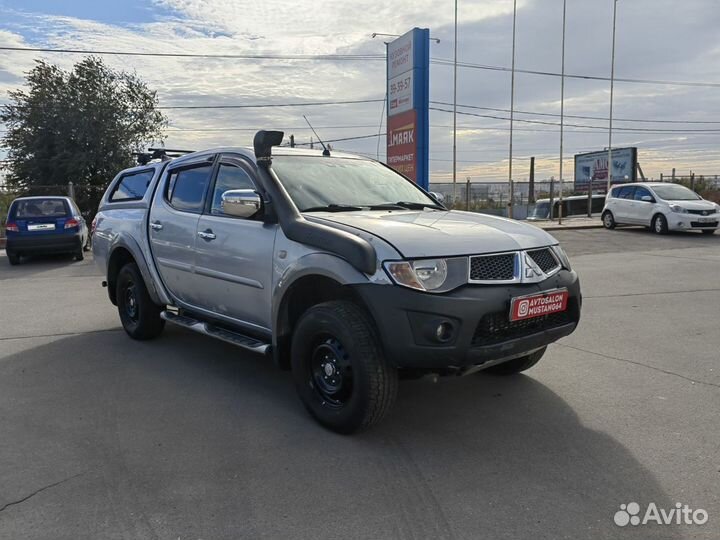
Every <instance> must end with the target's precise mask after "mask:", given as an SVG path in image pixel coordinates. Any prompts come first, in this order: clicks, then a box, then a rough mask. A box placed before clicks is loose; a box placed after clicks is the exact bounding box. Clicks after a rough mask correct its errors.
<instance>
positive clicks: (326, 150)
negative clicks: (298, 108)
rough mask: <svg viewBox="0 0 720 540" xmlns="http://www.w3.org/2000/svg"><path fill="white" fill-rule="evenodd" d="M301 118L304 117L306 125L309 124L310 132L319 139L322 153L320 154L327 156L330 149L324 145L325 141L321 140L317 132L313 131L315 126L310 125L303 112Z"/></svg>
mask: <svg viewBox="0 0 720 540" xmlns="http://www.w3.org/2000/svg"><path fill="white" fill-rule="evenodd" d="M303 118H304V119H305V121H306V122H307V125H308V126H310V129H312V132H313V133H314V134H315V136H316V137H317V140H318V141H320V144H322V147H323V153H322V155H323V156H329V155H330V150H328V147H327V146H325V143H324V142H322V139H321V138H320V135H318V134H317V131H315V128H314V127H312V124H311V123H310V120H308V119H307V116H305V115H304V114H303Z"/></svg>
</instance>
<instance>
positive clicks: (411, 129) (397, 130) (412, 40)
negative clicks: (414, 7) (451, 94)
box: [387, 28, 430, 189]
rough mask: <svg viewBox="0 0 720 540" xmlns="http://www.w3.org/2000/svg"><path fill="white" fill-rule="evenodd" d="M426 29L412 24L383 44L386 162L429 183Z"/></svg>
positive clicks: (428, 67) (419, 182)
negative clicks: (399, 34) (403, 33)
mask: <svg viewBox="0 0 720 540" xmlns="http://www.w3.org/2000/svg"><path fill="white" fill-rule="evenodd" d="M429 93H430V31H429V30H428V29H421V28H413V29H412V30H410V31H409V32H408V33H407V34H405V35H403V36H400V37H399V38H397V39H396V40H395V41H393V42H391V43H389V44H388V48H387V162H388V165H390V166H391V167H392V168H394V169H395V170H396V171H398V172H400V173H402V174H404V175H405V176H407V177H409V178H411V179H412V180H413V181H414V182H416V183H418V184H419V185H420V186H421V187H423V188H425V189H427V188H428V186H429V178H428V176H429V162H428V146H429V139H430V133H429V127H430V126H429V109H428V99H429Z"/></svg>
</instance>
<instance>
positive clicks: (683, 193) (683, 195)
mask: <svg viewBox="0 0 720 540" xmlns="http://www.w3.org/2000/svg"><path fill="white" fill-rule="evenodd" d="M653 191H654V192H655V194H656V195H657V196H658V197H660V198H661V199H665V200H666V201H697V200H699V199H700V198H701V197H700V196H699V195H698V194H697V193H695V192H694V191H691V190H689V189H688V188H686V187H685V186H679V185H677V184H668V185H667V186H653Z"/></svg>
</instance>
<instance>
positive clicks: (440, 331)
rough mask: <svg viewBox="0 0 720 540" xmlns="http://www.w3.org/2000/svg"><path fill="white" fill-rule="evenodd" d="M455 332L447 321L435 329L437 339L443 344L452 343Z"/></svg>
mask: <svg viewBox="0 0 720 540" xmlns="http://www.w3.org/2000/svg"><path fill="white" fill-rule="evenodd" d="M453 330H454V328H453V325H452V324H450V323H449V322H447V321H446V322H441V323H440V324H438V326H437V328H436V329H435V338H436V339H437V340H438V341H440V342H441V343H445V342H446V341H450V340H451V339H452V335H453Z"/></svg>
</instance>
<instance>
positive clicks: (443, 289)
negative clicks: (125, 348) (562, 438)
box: [92, 131, 582, 433]
mask: <svg viewBox="0 0 720 540" xmlns="http://www.w3.org/2000/svg"><path fill="white" fill-rule="evenodd" d="M282 137H283V134H282V132H274V131H260V132H258V133H257V135H256V136H255V140H254V148H252V149H249V148H219V149H214V150H207V151H204V152H196V153H192V154H188V155H185V156H182V157H178V158H175V159H172V160H165V161H160V162H156V163H152V162H151V163H148V164H146V165H142V166H139V167H135V168H132V169H128V170H125V171H122V172H121V173H120V174H118V175H117V177H116V178H115V179H114V180H113V181H112V182H111V184H110V185H109V187H108V189H107V191H106V193H105V195H104V197H103V199H102V202H101V203H100V208H99V212H98V214H97V217H96V219H95V221H94V223H93V242H92V245H93V252H94V255H95V261H96V262H97V264H98V265H99V266H100V268H101V269H102V271H103V273H104V274H105V275H106V276H107V277H106V280H105V281H104V282H103V284H104V285H105V286H107V288H108V293H109V296H110V300H111V302H112V303H113V304H115V305H117V307H118V311H119V315H120V320H121V321H122V325H123V327H124V328H125V330H126V332H127V333H128V334H129V335H130V337H132V338H134V339H151V338H154V337H156V336H158V334H160V332H161V331H162V330H163V327H164V325H165V322H169V323H172V324H176V325H179V326H182V327H184V328H187V329H189V330H193V331H195V332H199V333H201V334H205V335H207V336H211V337H214V338H217V339H220V340H223V341H226V342H229V343H232V344H234V345H237V346H239V347H241V348H243V349H246V350H250V351H253V352H256V353H260V354H265V355H267V356H268V358H270V359H272V360H273V361H274V362H275V363H277V365H278V366H280V367H281V368H283V369H290V370H291V371H292V377H293V379H294V382H295V385H296V388H297V391H298V393H299V395H300V398H301V400H302V402H303V403H304V405H305V407H306V408H307V409H308V411H309V412H310V413H311V414H312V416H313V417H315V419H316V420H317V421H319V422H320V423H321V424H322V425H324V426H326V427H328V428H329V429H332V430H334V431H337V432H341V433H352V432H355V431H358V430H361V429H364V428H367V427H368V426H370V425H372V424H374V423H376V422H378V421H379V420H380V419H382V418H383V417H384V416H385V415H386V413H387V412H388V410H389V409H390V408H391V406H392V404H393V402H394V400H395V396H396V393H397V388H398V380H399V379H401V378H406V377H407V378H412V377H417V376H421V375H424V374H432V375H433V376H437V375H465V374H468V373H472V372H475V371H479V370H483V371H485V372H488V373H493V374H497V375H509V374H514V373H518V372H520V371H523V370H526V369H528V368H529V367H531V366H533V365H535V364H536V363H537V362H538V361H539V360H540V358H541V357H542V355H543V353H544V352H545V349H546V347H547V346H548V345H549V344H550V343H552V342H554V341H556V340H558V339H559V338H561V337H563V336H567V335H568V334H570V333H571V332H573V330H575V327H576V326H577V324H578V320H579V318H580V307H581V302H582V298H581V294H580V286H579V282H578V277H577V274H576V273H575V272H574V271H573V270H572V269H571V268H570V263H569V262H568V259H567V256H566V255H565V253H564V251H563V250H562V248H561V247H560V246H559V245H558V243H557V241H556V240H555V239H554V238H553V237H552V236H550V235H549V234H547V233H546V232H544V231H542V230H540V229H538V228H536V227H533V226H531V225H527V224H523V223H520V222H517V221H513V220H509V219H504V218H500V217H494V216H489V215H482V214H475V213H468V212H459V211H449V210H447V209H446V208H445V207H444V206H442V205H441V204H440V203H439V202H438V201H437V200H436V199H434V198H433V197H432V196H430V195H429V194H428V193H426V192H424V191H423V190H422V189H420V188H419V187H418V186H417V185H415V184H414V183H412V182H411V181H409V180H407V179H406V178H405V177H403V176H401V175H400V174H398V173H396V172H395V171H393V170H392V169H390V168H389V167H387V166H385V165H383V164H381V163H378V162H376V161H373V160H371V159H367V158H365V157H359V156H354V155H348V154H341V153H335V152H332V155H330V152H327V151H325V152H323V153H321V152H319V151H312V150H298V149H291V148H287V147H281V146H279V145H280V143H281V141H282Z"/></svg>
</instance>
